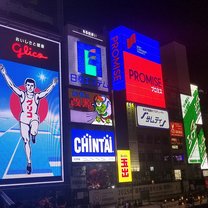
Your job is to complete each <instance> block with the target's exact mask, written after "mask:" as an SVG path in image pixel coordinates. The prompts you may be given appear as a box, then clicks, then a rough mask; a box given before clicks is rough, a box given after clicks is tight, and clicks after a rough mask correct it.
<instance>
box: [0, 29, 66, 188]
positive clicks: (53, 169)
mask: <svg viewBox="0 0 208 208" xmlns="http://www.w3.org/2000/svg"><path fill="white" fill-rule="evenodd" d="M0 45H1V47H0V70H1V73H0V88H1V91H0V101H1V102H0V123H1V126H0V155H2V159H1V160H0V186H1V185H2V186H7V185H14V184H15V185H20V184H34V183H54V182H63V156H62V152H63V151H62V149H63V148H62V139H63V138H62V128H61V126H62V124H61V123H62V122H61V121H62V119H61V106H62V103H61V73H60V71H61V65H60V59H61V54H60V43H59V42H56V41H53V40H50V39H46V38H44V37H40V36H37V35H34V34H31V33H26V32H23V31H20V30H17V29H14V28H10V27H6V26H3V25H0Z"/></svg>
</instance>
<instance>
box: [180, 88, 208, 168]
mask: <svg viewBox="0 0 208 208" xmlns="http://www.w3.org/2000/svg"><path fill="white" fill-rule="evenodd" d="M180 96H181V105H182V115H183V121H184V132H185V137H186V148H187V156H188V163H200V164H201V168H202V169H207V167H208V164H207V154H206V145H205V137H204V132H203V128H202V126H201V125H202V116H201V109H200V99H199V93H198V87H197V86H195V85H191V96H187V95H183V94H181V95H180Z"/></svg>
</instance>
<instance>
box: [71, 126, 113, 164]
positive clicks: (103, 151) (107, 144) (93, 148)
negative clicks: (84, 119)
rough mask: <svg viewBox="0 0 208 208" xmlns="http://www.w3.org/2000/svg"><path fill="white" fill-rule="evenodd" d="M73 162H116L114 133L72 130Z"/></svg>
mask: <svg viewBox="0 0 208 208" xmlns="http://www.w3.org/2000/svg"><path fill="white" fill-rule="evenodd" d="M71 148H72V162H114V161H115V141H114V133H113V132H112V131H98V130H84V129H72V130H71Z"/></svg>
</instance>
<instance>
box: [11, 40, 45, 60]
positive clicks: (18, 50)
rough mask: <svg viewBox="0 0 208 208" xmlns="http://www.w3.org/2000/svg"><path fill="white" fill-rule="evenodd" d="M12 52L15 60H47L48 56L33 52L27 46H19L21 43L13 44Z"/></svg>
mask: <svg viewBox="0 0 208 208" xmlns="http://www.w3.org/2000/svg"><path fill="white" fill-rule="evenodd" d="M12 51H13V52H14V53H15V54H16V56H17V58H22V57H23V56H30V57H33V58H38V59H48V56H44V55H43V54H42V53H40V52H37V51H33V50H32V48H31V47H29V46H28V45H21V43H17V42H15V43H13V44H12Z"/></svg>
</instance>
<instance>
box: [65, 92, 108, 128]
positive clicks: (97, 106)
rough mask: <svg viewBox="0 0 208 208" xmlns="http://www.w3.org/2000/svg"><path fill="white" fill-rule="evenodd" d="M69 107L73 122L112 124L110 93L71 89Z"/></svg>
mask: <svg viewBox="0 0 208 208" xmlns="http://www.w3.org/2000/svg"><path fill="white" fill-rule="evenodd" d="M69 108H70V120H71V122H76V123H88V124H96V125H108V126H112V115H111V114H112V110H111V101H110V98H109V96H108V95H102V94H99V93H92V92H87V91H83V90H82V91H80V90H76V89H69Z"/></svg>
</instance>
